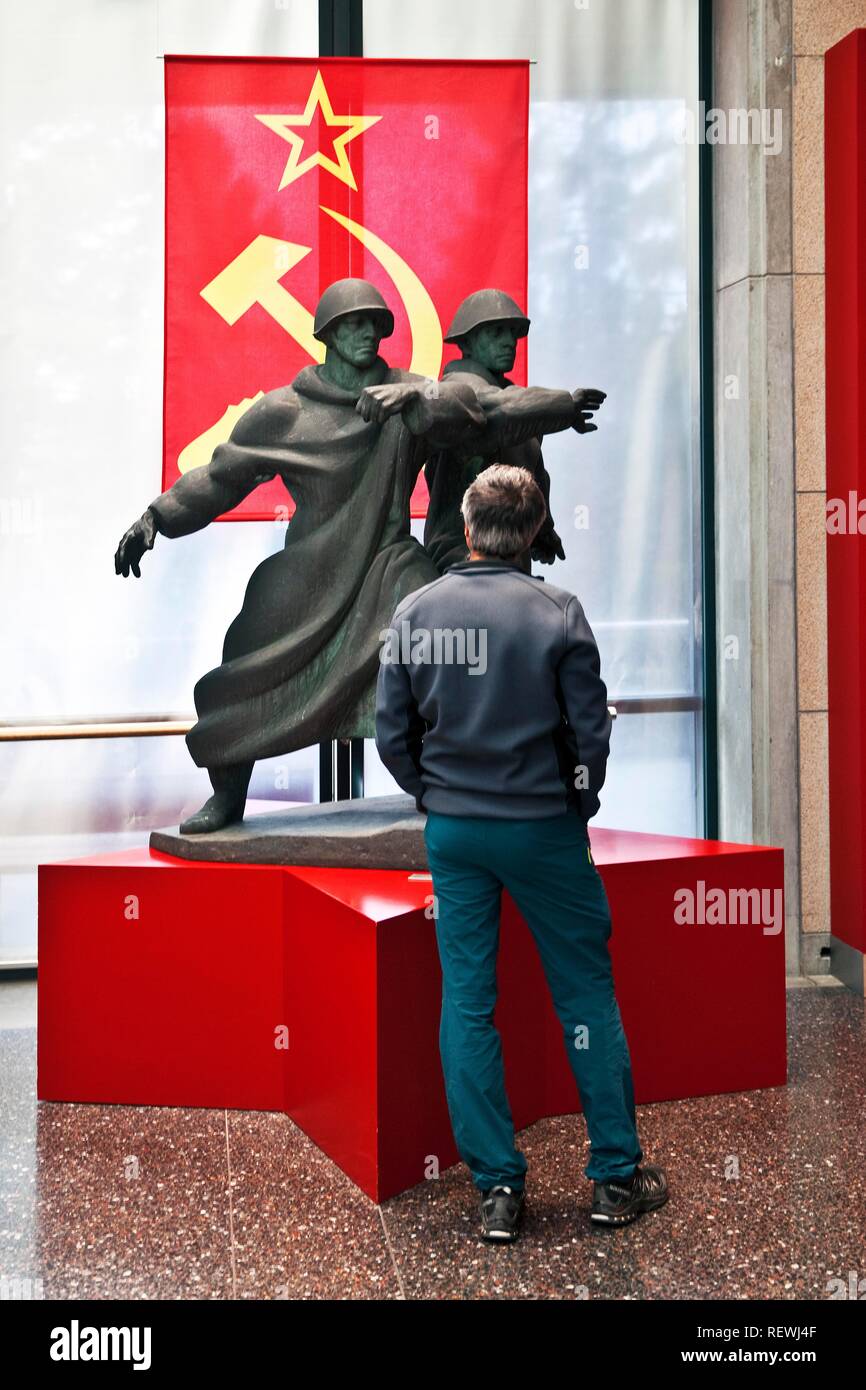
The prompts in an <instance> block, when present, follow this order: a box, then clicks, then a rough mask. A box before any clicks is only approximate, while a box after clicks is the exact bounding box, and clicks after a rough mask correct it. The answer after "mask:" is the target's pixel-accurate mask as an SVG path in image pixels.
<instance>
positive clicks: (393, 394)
mask: <svg viewBox="0 0 866 1390" xmlns="http://www.w3.org/2000/svg"><path fill="white" fill-rule="evenodd" d="M355 409H356V410H357V411H358V414H359V415H362V416H363V417H364V419H365V420H372V421H375V422H376V423H381V422H382V421H384V420H386V419H387V418H388V416H389V415H398V414H399V415H401V416H402V418H403V423H404V425H405V426H406V428H407V429H408V430H409V432H410V434H414V435H416V436H423V437H424V438H425V439H426V441H427V443H428V444H429V446H430V448H431V449H447V448H449V447H451V446H453V445H455V444H460V443H463V442H464V441H465V440H470V439H473V438H474V437H475V435H477V434H478V433H479V432H480V431H482V430H483V429H484V428H485V425H486V419H485V414H484V411H483V410H482V409H481V406H480V405H479V403H478V400H477V398H476V395H475V392H474V391H473V389H472V387H471V386H469V385H468V384H467V383H466V382H464V381H460V382H456V381H455V382H450V381H434V380H433V379H432V378H430V379H429V380H428V379H426V378H419V379H418V380H416V381H394V382H387V383H385V384H383V385H382V386H367V387H366V388H365V389H364V390H363V391H362V392H361V395H360V397H359V399H358V404H357V406H356V407H355Z"/></svg>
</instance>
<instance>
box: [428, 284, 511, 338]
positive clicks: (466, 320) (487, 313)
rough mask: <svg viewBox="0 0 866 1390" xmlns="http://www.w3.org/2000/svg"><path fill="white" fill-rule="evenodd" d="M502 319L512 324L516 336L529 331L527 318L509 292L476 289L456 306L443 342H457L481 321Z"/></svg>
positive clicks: (489, 321) (499, 320) (492, 321)
mask: <svg viewBox="0 0 866 1390" xmlns="http://www.w3.org/2000/svg"><path fill="white" fill-rule="evenodd" d="M503 320H506V321H508V322H510V323H513V324H514V326H515V328H516V329H517V336H518V338H525V337H526V335H527V333H528V332H529V319H528V318H527V317H526V315H525V314H524V313H522V312H521V309H520V305H519V304H515V302H514V300H513V299H512V298H511V296H510V295H509V294H505V292H504V291H503V290H476V291H475V293H474V294H468V295H467V296H466V298H465V299H464V300H463V303H462V304H461V305H460V307H459V308H458V310H457V313H456V314H455V315H454V318H453V319H452V321H451V327H450V328H449V329H448V332H447V333H446V334H445V342H446V343H459V341H460V339H461V338H463V337H465V335H466V334H467V333H471V332H472V329H473V328H478V327H479V326H480V325H481V324H482V323H498V322H501V321H503Z"/></svg>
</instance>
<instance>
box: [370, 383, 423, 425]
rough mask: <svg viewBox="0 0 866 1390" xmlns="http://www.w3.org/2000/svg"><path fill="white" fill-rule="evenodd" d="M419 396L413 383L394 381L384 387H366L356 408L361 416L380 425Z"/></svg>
mask: <svg viewBox="0 0 866 1390" xmlns="http://www.w3.org/2000/svg"><path fill="white" fill-rule="evenodd" d="M417 394H418V387H417V386H416V384H415V383H414V382H412V381H392V382H387V383H386V384H385V385H383V386H365V387H364V389H363V391H362V392H361V394H360V396H359V397H358V403H357V405H356V406H355V409H356V410H357V412H358V414H359V415H362V416H363V417H364V419H365V420H370V421H371V422H372V423H373V424H377V425H380V424H381V423H382V421H383V420H387V418H388V416H389V415H397V414H399V412H400V411H401V410H403V409H404V407H405V406H407V405H408V404H409V402H410V401H412V400H414V399H415V396H416V395H417Z"/></svg>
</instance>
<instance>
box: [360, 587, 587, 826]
mask: <svg viewBox="0 0 866 1390" xmlns="http://www.w3.org/2000/svg"><path fill="white" fill-rule="evenodd" d="M379 636H380V638H381V639H382V645H381V650H380V660H381V665H380V668H379V676H378V684H377V690H376V747H377V748H378V750H379V754H380V756H381V758H382V761H383V763H384V764H385V766H386V767H387V768H388V770H389V771H390V772H391V774H392V776H393V777H394V778H395V779H396V781H397V782H398V783H399V785H400V786H401V787H402V788H403V790H404V791H407V792H409V793H410V794H411V795H412V796H414V797H415V803H416V806H417V807H418V810H419V811H438V812H443V813H445V814H446V815H454V816H491V817H504V818H507V819H523V818H527V819H529V818H535V817H541V816H555V815H557V814H560V813H563V812H565V811H566V809H568V808H569V807H571V806H574V807H576V809H577V811H578V813H579V814H580V815H581V816H582V818H583V819H584V820H585V821H588V820H589V819H590V818H591V817H592V816H594V815H595V814H596V812H597V811H598V808H599V792H600V790H601V787H602V785H603V783H604V778H605V771H606V766H607V757H608V751H609V746H610V730H611V718H610V714H609V713H608V708H607V688H606V686H605V683H604V681H603V680H602V679H601V676H600V674H599V671H600V665H599V655H598V648H597V646H596V643H595V638H594V637H593V635H592V630H591V628H590V626H589V623H588V622H587V620H586V617H585V615H584V612H583V608H582V607H581V605H580V602H579V600H578V599H577V598H576V597H575V596H574V594H570V593H568V592H567V591H566V590H565V589H557V588H555V587H554V586H553V585H552V584H548V583H545V582H544V580H541V579H533V578H531V576H530V575H528V574H524V573H523V571H522V570H521V569H519V568H518V567H517V566H516V565H513V564H509V563H508V562H506V561H500V560H464V561H462V562H461V563H459V564H456V565H452V566H451V567H450V569H449V570H448V571H447V572H446V573H445V574H444V575H443V576H442V577H441V579H436V580H434V581H433V582H432V583H431V584H427V585H425V586H424V588H423V589H418V590H416V591H415V592H414V593H412V594H409V595H408V596H407V597H406V598H405V599H403V601H402V603H400V604H399V605H398V607H397V609H396V611H395V613H394V616H393V618H392V620H391V627H390V628H389V629H384V630H383V631H382V632H381V633H380V634H379Z"/></svg>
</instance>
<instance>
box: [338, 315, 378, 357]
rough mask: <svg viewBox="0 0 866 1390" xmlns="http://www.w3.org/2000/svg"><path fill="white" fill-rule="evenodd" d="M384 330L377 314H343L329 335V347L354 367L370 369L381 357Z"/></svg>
mask: <svg viewBox="0 0 866 1390" xmlns="http://www.w3.org/2000/svg"><path fill="white" fill-rule="evenodd" d="M381 341H382V330H381V327H380V325H379V320H378V319H377V317H376V315H375V314H369V313H366V312H361V313H357V314H343V315H342V317H340V318H338V319H337V322H336V323H335V324H334V326H333V328H332V329H331V331H330V332H329V334H328V343H327V345H328V347H329V348H333V350H334V352H336V353H337V354H338V355H339V356H340V357H342V358H343V359H344V361H346V362H351V364H352V366H353V367H369V366H371V365H372V364H373V363H374V362H375V360H376V358H377V357H378V355H379V343H380V342H381Z"/></svg>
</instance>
